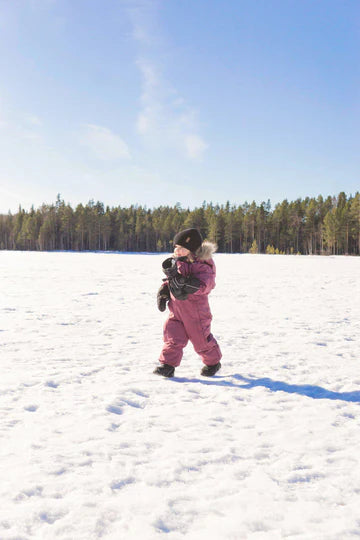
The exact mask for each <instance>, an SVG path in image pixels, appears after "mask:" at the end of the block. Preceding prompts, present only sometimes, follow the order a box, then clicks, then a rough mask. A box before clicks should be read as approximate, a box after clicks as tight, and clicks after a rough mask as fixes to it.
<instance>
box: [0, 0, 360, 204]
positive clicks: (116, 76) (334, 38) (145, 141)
mask: <svg viewBox="0 0 360 540" xmlns="http://www.w3.org/2000/svg"><path fill="white" fill-rule="evenodd" d="M0 51H1V54H0V70H1V78H0V212H4V213H5V212H7V211H8V210H11V211H12V212H14V211H16V210H17V208H18V205H19V204H21V205H22V206H23V207H24V208H30V206H31V205H32V204H33V205H34V206H35V207H38V206H40V205H41V204H42V203H43V202H45V203H50V202H54V201H55V199H56V195H57V193H60V194H61V196H62V198H63V199H64V200H65V201H66V202H70V203H71V204H72V205H73V206H75V205H76V204H77V203H79V202H83V203H86V202H87V201H88V200H90V199H94V200H95V201H96V200H100V201H102V202H104V203H105V204H106V205H107V204H109V205H110V206H112V205H114V206H117V205H121V206H128V205H130V204H136V203H138V204H142V205H147V206H148V207H150V208H151V207H154V206H159V205H161V204H171V205H172V204H175V203H176V202H180V204H181V205H182V206H185V207H187V206H190V207H194V206H196V205H200V204H201V203H202V202H203V201H204V200H206V201H207V202H210V201H212V202H214V203H215V202H218V203H225V202H226V201H227V200H230V202H232V203H234V204H240V203H243V202H244V201H246V200H247V201H249V202H250V201H252V200H255V201H256V202H258V203H259V202H261V201H263V200H265V201H266V200H267V199H270V200H271V201H272V203H273V204H275V203H276V202H278V201H281V200H283V199H284V198H288V199H289V200H294V199H296V198H298V197H305V196H317V195H318V194H323V195H328V194H337V193H338V192H340V191H345V192H346V193H347V194H350V193H355V192H356V191H358V190H359V189H360V144H359V143H360V127H359V126H360V52H359V51H360V2H359V1H358V0H337V1H335V0H256V1H255V0H226V1H224V0H196V1H195V0H101V1H99V0H76V1H74V0H12V1H10V0H0Z"/></svg>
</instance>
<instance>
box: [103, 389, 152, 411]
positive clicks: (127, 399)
mask: <svg viewBox="0 0 360 540" xmlns="http://www.w3.org/2000/svg"><path fill="white" fill-rule="evenodd" d="M148 397H149V396H148V395H147V394H145V393H144V392H141V391H140V390H129V391H127V392H126V393H125V394H124V395H123V396H120V397H118V398H117V399H116V400H114V402H113V403H111V404H110V405H108V406H107V407H106V410H107V411H108V412H110V413H113V414H118V415H121V414H123V413H124V411H125V410H126V409H127V408H128V407H131V408H134V409H144V408H145V407H146V404H147V399H148Z"/></svg>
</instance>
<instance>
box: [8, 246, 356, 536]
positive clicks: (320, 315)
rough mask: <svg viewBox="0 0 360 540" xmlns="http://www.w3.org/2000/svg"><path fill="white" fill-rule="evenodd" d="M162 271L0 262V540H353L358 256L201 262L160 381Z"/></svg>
mask: <svg viewBox="0 0 360 540" xmlns="http://www.w3.org/2000/svg"><path fill="white" fill-rule="evenodd" d="M164 258H165V255H135V254H133V255H131V254H128V255H124V254H105V253H99V254H96V253H83V254H79V253H20V252H4V251H3V252H0V271H1V298H0V358H1V378H0V410H1V423H0V496H1V499H0V502H1V504H0V539H1V540H10V539H11V540H15V539H16V540H28V539H29V540H30V539H36V540H37V539H39V540H40V539H44V540H52V539H61V540H92V539H97V538H105V539H111V540H123V539H125V540H126V539H128V538H130V539H132V538H139V539H143V540H151V539H160V538H167V539H171V540H172V539H182V538H188V539H190V540H193V539H194V540H196V539H206V540H208V539H213V540H223V539H236V540H238V539H246V540H255V539H256V540H258V539H264V540H272V539H282V538H290V539H292V538H294V539H299V540H307V539H313V540H346V539H348V538H358V537H359V536H360V415H359V413H360V409H359V406H360V366H359V361H360V344H359V341H360V285H359V282H360V279H359V277H360V258H346V257H298V256H288V257H283V256H269V255H265V256H262V255H216V257H215V260H216V263H217V269H218V278H217V287H216V289H215V290H214V291H213V293H212V295H211V297H210V301H211V306H212V311H213V315H214V319H213V333H214V335H215V336H216V337H217V339H218V341H219V344H220V346H221V348H222V351H223V369H222V370H221V371H220V372H219V374H218V375H217V376H216V377H214V378H213V379H204V378H202V377H200V376H199V372H200V369H201V361H200V360H199V358H198V357H197V356H196V354H195V353H194V351H193V349H192V347H191V345H189V346H188V347H187V349H186V352H185V355H184V359H183V362H182V364H181V366H180V368H178V369H177V370H176V377H175V378H174V379H163V378H161V377H158V376H155V375H153V374H152V370H153V369H154V367H155V365H156V363H157V358H158V354H159V352H160V349H161V345H162V325H163V322H164V320H165V316H166V314H162V313H160V312H159V311H157V308H156V300H155V297H156V291H157V289H158V287H159V285H160V283H161V279H162V273H161V269H160V267H161V261H162V260H163V259H164Z"/></svg>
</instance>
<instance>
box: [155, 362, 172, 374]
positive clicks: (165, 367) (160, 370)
mask: <svg viewBox="0 0 360 540" xmlns="http://www.w3.org/2000/svg"><path fill="white" fill-rule="evenodd" d="M153 373H156V375H162V376H163V377H173V376H174V373H175V368H174V366H169V364H161V366H158V367H157V368H156V369H154V371H153Z"/></svg>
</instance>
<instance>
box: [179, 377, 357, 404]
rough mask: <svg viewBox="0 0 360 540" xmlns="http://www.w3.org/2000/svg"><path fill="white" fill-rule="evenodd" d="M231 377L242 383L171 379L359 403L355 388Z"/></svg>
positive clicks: (225, 379) (182, 378)
mask: <svg viewBox="0 0 360 540" xmlns="http://www.w3.org/2000/svg"><path fill="white" fill-rule="evenodd" d="M231 378H232V379H235V380H236V381H240V382H242V383H244V384H237V383H235V382H232V381H229V380H228V379H227V377H223V376H216V377H214V378H211V379H205V378H201V379H187V378H185V377H181V378H180V377H175V378H174V379H171V380H172V381H174V382H193V383H201V384H205V385H212V386H225V387H226V386H227V387H230V388H238V389H239V390H251V389H252V388H255V387H257V386H263V387H264V388H268V389H269V390H271V391H272V392H287V393H288V394H299V395H300V396H306V397H310V398H312V399H333V400H341V401H349V402H352V403H360V391H359V390H355V391H353V392H333V391H332V390H326V388H322V387H321V386H314V385H310V384H288V383H286V382H282V381H273V380H272V379H269V378H268V377H265V378H262V379H250V378H248V377H243V376H242V375H239V374H237V373H235V374H234V375H231Z"/></svg>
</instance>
